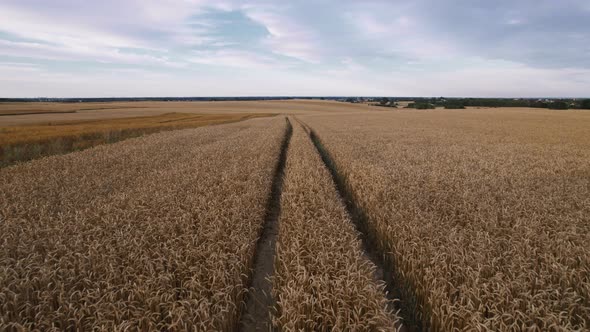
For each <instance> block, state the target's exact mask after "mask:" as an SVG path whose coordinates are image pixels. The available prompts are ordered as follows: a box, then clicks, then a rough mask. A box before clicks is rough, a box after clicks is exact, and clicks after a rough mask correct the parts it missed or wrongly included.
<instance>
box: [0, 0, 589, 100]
mask: <svg viewBox="0 0 590 332" xmlns="http://www.w3.org/2000/svg"><path fill="white" fill-rule="evenodd" d="M0 13H1V18H0V97H36V96H48V97H74V96H76V97H95V96H103V97H106V96H244V95H375V96H377V95H386V96H501V97H527V96H529V97H537V96H563V97H585V96H587V97H590V1H588V0H559V1H557V0H512V1H508V0H495V1H489V0H486V1H479V0H472V1H469V0H455V1H452V0H415V1H396V0H389V1H386V0H383V1H351V0H348V1H346V0H314V1H312V0H301V1H290V2H287V1H278V0H277V1H262V0H254V1H232V0H227V1H226V0H219V1H213V0H101V1H90V0H51V1H47V0H0Z"/></svg>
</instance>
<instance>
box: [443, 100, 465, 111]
mask: <svg viewBox="0 0 590 332" xmlns="http://www.w3.org/2000/svg"><path fill="white" fill-rule="evenodd" d="M443 106H444V107H445V108H446V109H464V108H465V105H464V104H463V101H462V100H459V99H449V100H446V101H445V102H444V104H443Z"/></svg>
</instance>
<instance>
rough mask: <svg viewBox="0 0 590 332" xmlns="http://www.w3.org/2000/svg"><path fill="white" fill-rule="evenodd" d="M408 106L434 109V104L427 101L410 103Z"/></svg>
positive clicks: (419, 108)
mask: <svg viewBox="0 0 590 332" xmlns="http://www.w3.org/2000/svg"><path fill="white" fill-rule="evenodd" d="M406 108H415V109H417V110H427V109H434V105H432V104H431V103H426V102H415V103H409V104H408V106H407V107H406Z"/></svg>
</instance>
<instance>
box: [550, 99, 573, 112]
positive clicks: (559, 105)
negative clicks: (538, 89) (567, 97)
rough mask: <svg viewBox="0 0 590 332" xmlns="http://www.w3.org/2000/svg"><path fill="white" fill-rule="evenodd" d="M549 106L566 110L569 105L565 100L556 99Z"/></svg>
mask: <svg viewBox="0 0 590 332" xmlns="http://www.w3.org/2000/svg"><path fill="white" fill-rule="evenodd" d="M549 108H550V109H554V110H566V109H568V108H569V105H568V104H567V103H566V102H565V101H563V100H556V101H554V102H552V103H550V104H549Z"/></svg>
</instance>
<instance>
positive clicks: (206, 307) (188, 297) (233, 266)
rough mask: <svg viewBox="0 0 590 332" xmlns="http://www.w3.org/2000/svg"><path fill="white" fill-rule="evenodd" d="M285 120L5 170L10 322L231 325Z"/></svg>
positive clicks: (4, 299) (169, 136) (1, 307)
mask: <svg viewBox="0 0 590 332" xmlns="http://www.w3.org/2000/svg"><path fill="white" fill-rule="evenodd" d="M284 127H285V124H284V119H278V118H276V119H272V120H266V121H260V120H251V121H248V122H242V123H237V124H230V125H225V126H222V127H205V128H198V129H187V130H181V131H173V132H166V133H160V134H155V135H151V136H148V137H144V138H137V139H131V140H127V141H124V142H120V143H116V144H112V145H105V146H100V147H96V148H93V149H89V150H85V151H82V152H76V153H72V154H68V155H64V156H55V157H49V158H44V159H40V160H35V161H32V162H30V163H26V164H21V165H18V166H13V167H9V168H6V169H3V170H2V171H1V173H0V216H1V218H0V219H1V223H0V234H2V242H1V250H0V330H5V329H8V330H10V329H11V328H12V329H14V330H19V329H24V330H43V331H51V330H53V331H63V330H78V331H83V330H104V331H123V330H162V329H168V330H177V331H180V330H184V331H186V330H199V331H207V330H208V331H210V330H231V329H232V328H233V326H235V325H236V324H237V319H238V317H239V312H240V310H241V309H240V308H241V302H242V298H243V295H244V292H245V288H246V285H247V282H248V281H247V279H248V275H249V267H250V263H251V259H252V256H253V251H254V249H255V243H256V239H257V237H258V234H259V232H260V229H261V227H262V215H263V214H264V208H265V202H266V197H267V195H268V192H269V187H270V181H271V177H272V170H273V169H274V167H275V164H276V162H277V155H278V152H279V148H280V141H281V137H282V135H283V130H284Z"/></svg>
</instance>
